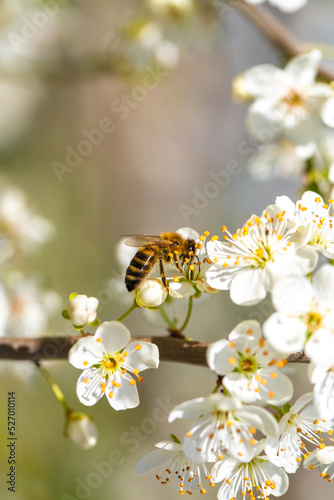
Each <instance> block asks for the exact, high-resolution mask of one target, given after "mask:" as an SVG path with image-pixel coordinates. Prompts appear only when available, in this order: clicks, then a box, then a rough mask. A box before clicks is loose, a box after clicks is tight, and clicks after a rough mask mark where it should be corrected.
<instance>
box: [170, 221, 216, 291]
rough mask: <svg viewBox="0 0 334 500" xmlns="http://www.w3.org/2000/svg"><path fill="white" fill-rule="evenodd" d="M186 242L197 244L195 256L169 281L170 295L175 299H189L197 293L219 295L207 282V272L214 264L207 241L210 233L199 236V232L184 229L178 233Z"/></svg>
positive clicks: (186, 260) (206, 232) (187, 228)
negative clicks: (210, 258) (210, 257)
mask: <svg viewBox="0 0 334 500" xmlns="http://www.w3.org/2000/svg"><path fill="white" fill-rule="evenodd" d="M176 232H177V233H178V234H180V235H181V236H182V237H183V238H184V239H186V240H194V241H195V242H197V243H196V250H195V255H194V256H193V258H192V259H188V258H186V259H185V262H184V264H183V266H182V272H181V274H177V275H176V276H174V277H173V279H171V280H170V281H169V294H170V296H171V297H173V298H174V299H187V298H189V297H191V296H192V295H195V293H196V292H197V291H198V292H204V293H209V294H211V293H217V292H218V290H216V289H214V288H212V287H211V286H210V285H209V284H208V283H207V280H206V272H207V270H208V269H209V268H210V266H211V264H212V262H211V261H210V260H209V259H208V256H207V253H206V248H205V240H206V238H207V237H208V236H209V232H208V231H205V232H204V234H203V235H201V236H200V235H199V234H198V233H197V231H195V230H194V229H191V228H189V227H183V228H180V229H178V230H177V231H176Z"/></svg>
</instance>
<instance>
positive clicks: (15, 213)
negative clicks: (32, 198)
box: [0, 187, 55, 252]
mask: <svg viewBox="0 0 334 500" xmlns="http://www.w3.org/2000/svg"><path fill="white" fill-rule="evenodd" d="M54 231H55V229H54V226H53V224H52V223H51V222H50V221H48V220H47V219H44V218H43V217H40V216H39V215H36V214H34V213H33V212H32V211H31V210H30V209H29V208H28V205H27V201H26V198H25V195H24V193H23V191H21V190H20V189H18V188H14V187H8V188H6V189H4V190H3V191H2V192H1V193H0V232H1V233H3V234H4V235H5V236H6V237H7V238H8V239H9V240H10V241H12V243H13V244H14V245H15V246H18V247H19V248H20V249H21V250H23V251H27V252H31V251H34V250H35V249H36V248H37V247H38V246H40V245H41V244H42V243H45V242H46V241H47V240H49V239H50V238H51V237H52V236H53V235H54Z"/></svg>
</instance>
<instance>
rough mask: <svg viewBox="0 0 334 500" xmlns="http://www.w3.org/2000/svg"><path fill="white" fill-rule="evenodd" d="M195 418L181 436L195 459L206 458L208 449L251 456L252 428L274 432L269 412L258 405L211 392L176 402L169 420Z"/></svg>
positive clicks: (266, 433) (252, 443)
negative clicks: (183, 401) (200, 396)
mask: <svg viewBox="0 0 334 500" xmlns="http://www.w3.org/2000/svg"><path fill="white" fill-rule="evenodd" d="M194 417H195V418H196V420H195V422H194V423H193V424H192V425H191V427H190V429H189V431H188V432H187V433H186V435H185V438H184V444H183V450H184V452H185V454H186V455H187V457H189V458H191V459H192V460H194V461H195V462H198V463H203V462H206V461H208V459H209V457H210V455H211V454H212V453H215V454H218V455H220V456H222V455H223V453H225V451H226V450H227V452H228V453H229V454H230V455H231V456H232V457H234V458H237V459H238V460H240V461H242V462H247V461H248V460H251V458H252V457H253V448H254V445H255V444H256V443H257V440H256V439H255V438H254V434H255V433H256V429H258V430H260V431H261V432H262V433H263V434H265V435H270V436H275V435H276V434H277V433H278V425H277V423H276V420H275V418H274V417H273V415H272V414H271V413H270V412H269V411H267V410H265V409H264V408H261V407H259V406H253V405H252V406H251V405H243V404H242V403H241V401H238V400H237V399H236V398H230V397H228V396H223V395H221V394H211V395H210V396H208V397H206V398H197V399H194V400H192V401H186V402H185V403H182V404H180V405H178V406H176V407H175V408H174V409H173V410H172V412H171V413H170V415H169V419H168V421H169V422H173V421H174V420H175V419H176V418H194Z"/></svg>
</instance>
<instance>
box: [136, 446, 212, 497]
mask: <svg viewBox="0 0 334 500" xmlns="http://www.w3.org/2000/svg"><path fill="white" fill-rule="evenodd" d="M155 446H156V447H157V448H158V449H157V450H154V451H150V452H149V453H147V454H146V455H144V456H143V457H142V458H141V459H140V460H139V462H138V464H137V466H136V468H135V472H136V473H137V474H146V473H147V472H150V471H151V470H153V469H156V468H160V471H159V473H158V474H156V476H155V477H156V478H157V479H158V481H161V484H168V482H169V480H170V478H171V477H176V478H177V480H178V481H179V484H180V491H179V493H180V495H183V494H184V493H185V492H188V493H191V490H192V489H195V488H198V489H200V492H201V493H203V494H204V493H206V490H205V488H204V483H205V480H207V481H210V475H209V472H208V470H207V468H206V467H205V465H203V464H197V463H196V462H194V461H193V460H190V459H189V458H188V457H186V455H185V454H184V452H183V450H182V444H181V443H175V442H171V441H161V442H160V443H157V444H156V445H155ZM173 473H174V474H175V476H174V474H173ZM209 484H210V486H214V485H213V483H212V482H211V481H210V483H209Z"/></svg>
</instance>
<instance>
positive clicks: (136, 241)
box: [125, 234, 175, 247]
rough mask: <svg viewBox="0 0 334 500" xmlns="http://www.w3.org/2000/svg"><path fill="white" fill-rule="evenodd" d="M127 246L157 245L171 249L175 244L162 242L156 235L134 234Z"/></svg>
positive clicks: (128, 240) (166, 241)
mask: <svg viewBox="0 0 334 500" xmlns="http://www.w3.org/2000/svg"><path fill="white" fill-rule="evenodd" d="M129 236H130V235H129ZM125 244H126V245H128V246H129V247H149V246H155V245H158V246H164V247H170V246H173V245H174V244H175V243H174V242H172V241H168V240H162V239H161V238H160V236H156V235H154V234H134V235H131V236H130V237H129V238H128V239H127V240H126V241H125Z"/></svg>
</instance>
